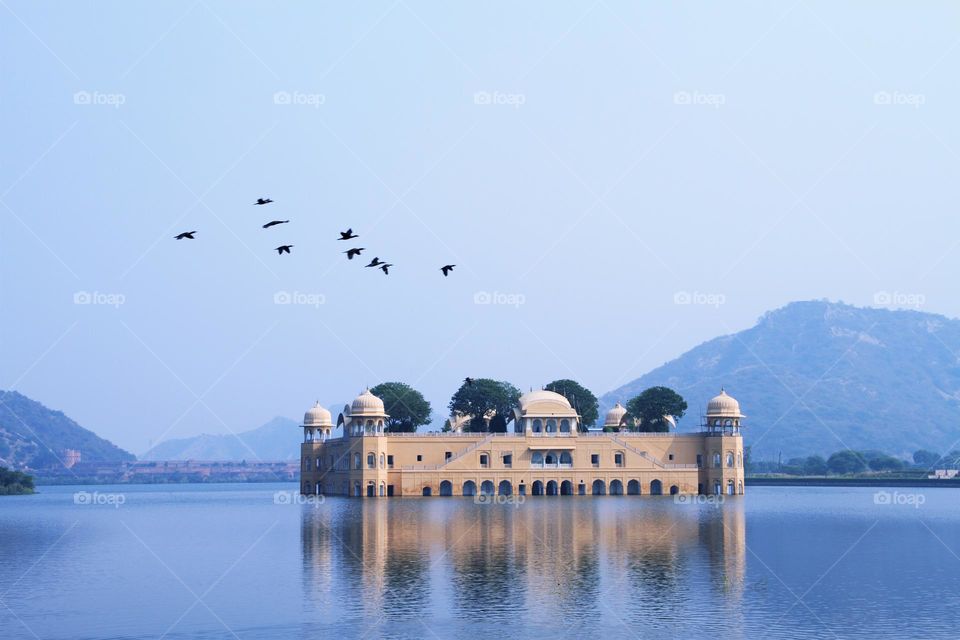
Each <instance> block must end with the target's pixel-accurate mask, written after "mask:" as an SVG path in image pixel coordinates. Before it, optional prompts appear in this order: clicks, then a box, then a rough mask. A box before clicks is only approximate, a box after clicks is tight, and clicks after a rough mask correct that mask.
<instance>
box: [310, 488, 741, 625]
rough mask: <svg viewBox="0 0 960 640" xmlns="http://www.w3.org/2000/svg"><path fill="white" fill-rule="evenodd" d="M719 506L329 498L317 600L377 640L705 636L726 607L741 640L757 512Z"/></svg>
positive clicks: (314, 531)
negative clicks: (625, 633)
mask: <svg viewBox="0 0 960 640" xmlns="http://www.w3.org/2000/svg"><path fill="white" fill-rule="evenodd" d="M716 499H717V498H715V497H711V501H710V502H709V503H707V502H705V497H704V496H700V497H696V496H693V497H690V500H691V502H692V503H691V504H682V503H681V504H676V503H675V501H674V499H671V498H635V499H630V500H624V499H623V498H620V499H613V498H606V499H599V500H598V499H581V498H547V497H543V498H526V500H525V501H523V502H522V503H520V504H515V503H514V504H476V503H475V501H474V500H473V499H468V498H449V499H444V500H436V499H433V500H430V499H405V500H349V499H345V498H333V499H329V498H328V499H327V500H326V501H325V502H324V503H323V504H321V505H318V506H311V505H306V506H304V508H303V514H302V540H301V541H302V551H303V579H304V594H305V597H306V598H307V599H309V600H310V601H311V603H310V604H311V606H313V607H317V608H319V609H321V610H323V611H328V612H329V616H330V619H329V621H330V622H331V624H332V625H334V626H338V624H351V623H352V622H356V621H358V620H365V621H367V622H366V625H365V628H368V627H371V625H372V630H371V634H372V635H373V636H374V637H376V635H378V634H380V635H391V629H393V630H394V631H396V632H397V633H410V632H411V631H412V630H413V629H415V628H419V630H420V634H425V635H427V636H430V634H429V633H427V632H426V630H425V629H424V628H423V625H426V626H427V627H428V628H430V629H431V630H435V628H437V629H436V630H437V631H438V635H439V636H440V637H447V634H445V633H444V632H443V631H442V629H443V628H444V627H443V625H444V624H446V623H452V624H453V625H454V626H455V627H456V628H458V629H459V630H460V632H461V633H462V632H463V630H464V628H469V627H470V625H471V624H475V625H477V627H478V628H477V631H481V630H483V628H484V627H490V628H491V629H500V630H501V632H504V631H505V628H504V625H509V627H512V628H513V632H514V633H516V634H518V635H516V636H515V637H525V636H526V635H532V633H534V632H535V633H540V632H543V633H548V632H550V633H555V634H556V633H560V634H561V635H577V636H591V635H594V634H595V633H599V630H601V629H603V628H608V629H609V628H613V627H620V628H621V630H622V628H623V627H622V625H623V624H626V625H629V626H631V627H633V626H635V625H637V626H642V627H643V628H646V629H647V630H655V629H657V628H658V627H659V628H660V629H661V631H663V632H667V631H668V630H669V631H672V632H676V631H678V630H683V629H684V628H689V629H690V631H691V632H692V631H694V630H695V629H699V630H700V631H701V632H702V631H703V630H704V629H708V628H709V626H710V617H711V616H710V613H709V612H710V611H711V609H713V610H714V611H716V608H722V609H724V611H725V613H726V624H725V627H724V631H725V632H726V634H727V635H729V633H730V632H731V629H730V616H729V613H730V611H736V610H737V609H738V608H739V606H740V601H741V599H742V596H743V589H744V587H743V585H744V574H745V569H746V563H745V553H746V541H745V535H746V534H745V525H744V509H743V500H742V499H741V498H738V497H735V498H728V499H726V501H725V502H724V503H723V504H717V503H716V502H713V500H716ZM720 499H722V498H720ZM698 501H699V503H697V502H698ZM697 618H703V619H702V620H697ZM373 621H377V622H375V623H374V622H373ZM407 625H409V626H407ZM401 629H405V631H402V632H401ZM430 637H432V636H430Z"/></svg>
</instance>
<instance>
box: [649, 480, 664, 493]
mask: <svg viewBox="0 0 960 640" xmlns="http://www.w3.org/2000/svg"><path fill="white" fill-rule="evenodd" d="M650 495H652V496H662V495H663V483H662V482H660V481H659V480H653V481H652V482H650Z"/></svg>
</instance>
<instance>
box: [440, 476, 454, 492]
mask: <svg viewBox="0 0 960 640" xmlns="http://www.w3.org/2000/svg"><path fill="white" fill-rule="evenodd" d="M440 495H442V496H452V495H453V483H452V482H450V481H449V480H444V481H443V482H441V483H440Z"/></svg>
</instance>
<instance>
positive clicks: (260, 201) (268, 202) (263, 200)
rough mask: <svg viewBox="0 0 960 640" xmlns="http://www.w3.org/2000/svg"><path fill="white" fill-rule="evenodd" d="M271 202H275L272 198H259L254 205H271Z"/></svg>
mask: <svg viewBox="0 0 960 640" xmlns="http://www.w3.org/2000/svg"><path fill="white" fill-rule="evenodd" d="M271 202H273V200H271V199H270V198H257V201H256V202H254V203H253V204H270V203H271Z"/></svg>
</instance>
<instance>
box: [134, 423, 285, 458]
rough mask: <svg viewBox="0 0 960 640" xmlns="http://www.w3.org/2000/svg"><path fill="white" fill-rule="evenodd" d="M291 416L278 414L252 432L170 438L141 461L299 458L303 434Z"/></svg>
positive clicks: (145, 454) (146, 454)
mask: <svg viewBox="0 0 960 640" xmlns="http://www.w3.org/2000/svg"><path fill="white" fill-rule="evenodd" d="M297 426H298V423H297V422H294V421H293V420H290V419H289V418H281V417H276V418H274V419H273V420H271V421H270V422H268V423H266V424H265V425H263V426H261V427H258V428H256V429H253V430H250V431H244V432H241V433H238V434H237V435H233V434H224V435H209V434H201V435H199V436H194V437H192V438H181V439H177V440H166V441H164V442H161V443H160V444H158V445H157V446H155V447H153V448H152V449H150V450H149V451H147V452H146V453H144V454H143V455H142V456H140V459H141V460H210V461H213V460H247V461H248V462H255V461H258V460H262V461H279V460H291V459H298V458H299V457H300V447H299V446H298V443H299V442H300V439H301V438H302V437H303V434H302V432H301V431H299V430H298V429H297V428H296V427H297Z"/></svg>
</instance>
